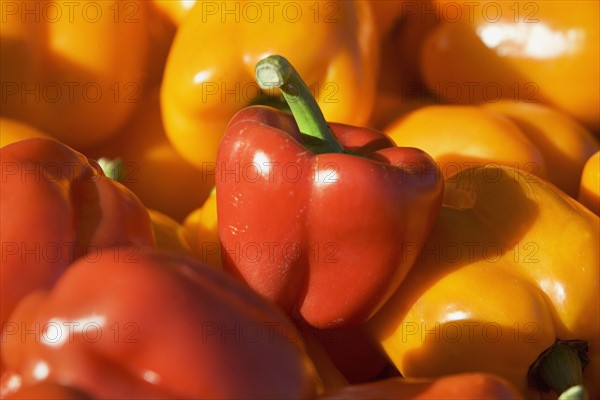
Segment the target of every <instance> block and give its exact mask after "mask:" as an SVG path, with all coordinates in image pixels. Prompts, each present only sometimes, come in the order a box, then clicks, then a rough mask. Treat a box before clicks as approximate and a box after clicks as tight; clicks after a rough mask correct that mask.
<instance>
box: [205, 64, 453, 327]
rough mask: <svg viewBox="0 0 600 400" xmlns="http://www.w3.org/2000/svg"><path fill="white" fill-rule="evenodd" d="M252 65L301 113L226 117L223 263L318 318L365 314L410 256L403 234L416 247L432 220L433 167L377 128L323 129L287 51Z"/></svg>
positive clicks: (353, 320)
mask: <svg viewBox="0 0 600 400" xmlns="http://www.w3.org/2000/svg"><path fill="white" fill-rule="evenodd" d="M256 73H257V80H258V81H259V85H261V87H263V89H269V90H273V88H274V87H278V88H279V89H280V90H281V92H282V94H283V96H284V97H285V98H286V100H287V102H288V105H289V106H290V108H291V110H292V112H293V114H294V116H293V117H292V116H291V115H289V114H287V113H284V112H279V111H277V110H275V109H272V108H268V107H263V106H255V107H248V108H246V109H244V110H242V111H240V112H238V114H236V115H235V116H234V117H233V119H232V120H231V121H230V123H229V125H228V128H227V130H226V132H225V135H224V137H223V140H222V142H221V145H220V147H219V151H218V154H217V165H216V167H217V168H216V169H217V172H216V174H217V176H216V190H217V219H218V221H219V237H220V239H221V246H222V255H223V256H222V257H223V265H224V267H225V268H226V269H227V270H229V271H232V272H233V273H234V274H236V275H237V276H239V277H241V278H242V279H243V280H244V281H246V282H247V283H248V284H249V285H250V286H251V287H252V288H254V289H255V290H256V291H257V292H258V293H260V294H261V295H263V296H264V297H266V298H267V299H269V300H271V301H273V302H275V303H277V304H279V305H280V306H281V307H282V308H283V309H284V310H286V311H287V312H288V313H290V314H291V315H294V314H297V313H299V314H300V316H301V318H303V319H304V320H306V321H307V322H308V323H309V324H311V325H313V326H315V327H339V326H351V325H355V324H358V323H360V322H363V321H365V320H366V319H368V318H369V317H370V316H371V315H373V314H374V313H375V312H376V311H377V309H378V308H379V307H380V306H381V305H382V304H383V303H384V302H385V301H386V300H387V298H388V297H389V296H390V294H391V293H392V292H393V291H394V289H395V288H397V287H398V285H399V284H400V282H401V281H402V279H403V278H404V276H405V275H406V274H407V272H408V270H409V269H410V267H411V266H412V264H413V262H414V259H415V256H416V255H415V254H407V253H406V252H403V251H402V249H403V243H404V244H406V243H407V242H410V244H411V245H414V246H417V247H419V246H420V244H421V243H422V242H423V240H424V239H425V237H426V236H427V234H428V232H429V230H430V229H431V227H432V224H433V222H434V221H435V218H436V216H437V214H438V212H439V209H440V206H441V199H442V192H443V182H442V180H441V179H440V174H439V171H438V169H437V166H436V164H435V163H434V161H433V159H432V158H431V157H429V155H427V154H426V153H424V152H423V151H421V150H418V149H415V148H398V147H395V145H394V143H393V142H392V141H391V140H390V139H389V138H387V137H386V136H385V135H384V134H383V133H381V132H378V131H375V130H371V129H367V128H358V127H352V126H348V125H342V124H337V123H330V124H329V127H328V125H327V123H326V122H325V120H324V118H323V114H322V113H321V112H320V110H319V108H318V106H317V103H316V102H315V101H314V99H313V98H312V96H311V95H310V92H309V91H308V89H307V88H306V85H305V84H304V82H302V80H301V79H300V77H299V76H298V75H297V73H296V71H295V70H294V68H293V67H292V66H291V65H290V64H289V63H288V62H287V60H285V59H284V58H283V57H280V56H270V57H267V58H265V59H263V60H261V61H260V62H259V64H258V65H257V68H256ZM273 82H275V83H273ZM294 118H295V119H296V120H294ZM329 128H331V130H330V129H329Z"/></svg>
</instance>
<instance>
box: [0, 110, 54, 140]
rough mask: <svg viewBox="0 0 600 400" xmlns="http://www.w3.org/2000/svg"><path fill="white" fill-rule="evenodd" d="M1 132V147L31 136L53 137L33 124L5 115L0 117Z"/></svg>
mask: <svg viewBox="0 0 600 400" xmlns="http://www.w3.org/2000/svg"><path fill="white" fill-rule="evenodd" d="M0 132H1V134H0V147H4V146H6V145H7V144H10V143H14V142H18V141H21V140H25V139H30V138H46V139H51V137H50V136H49V135H47V134H45V133H44V132H42V131H40V130H39V129H36V128H34V127H33V126H31V125H28V124H26V123H24V122H21V121H17V120H15V119H11V118H4V117H1V118H0Z"/></svg>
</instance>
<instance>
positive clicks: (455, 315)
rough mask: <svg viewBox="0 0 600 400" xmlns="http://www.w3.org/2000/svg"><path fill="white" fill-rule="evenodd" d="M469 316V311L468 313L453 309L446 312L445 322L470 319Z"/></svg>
mask: <svg viewBox="0 0 600 400" xmlns="http://www.w3.org/2000/svg"><path fill="white" fill-rule="evenodd" d="M469 316H470V315H469V313H466V312H464V311H452V312H449V313H448V314H446V320H445V321H444V322H450V321H462V320H466V319H469Z"/></svg>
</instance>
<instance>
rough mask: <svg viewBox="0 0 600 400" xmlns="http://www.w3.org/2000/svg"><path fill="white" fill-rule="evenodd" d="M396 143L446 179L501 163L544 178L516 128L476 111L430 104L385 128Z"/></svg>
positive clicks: (539, 161) (539, 160) (537, 155)
mask: <svg viewBox="0 0 600 400" xmlns="http://www.w3.org/2000/svg"><path fill="white" fill-rule="evenodd" d="M384 132H385V133H386V134H387V135H389V136H390V137H391V138H392V139H393V140H394V141H395V142H396V143H397V144H399V145H402V146H412V147H417V148H420V149H423V150H424V151H425V152H427V153H428V154H430V155H431V156H432V157H433V158H434V160H435V161H436V162H437V163H438V165H439V168H440V171H441V172H442V174H443V176H444V178H446V179H447V178H449V177H451V176H452V175H454V174H456V173H458V172H460V171H462V170H465V169H467V168H469V167H472V166H477V165H482V164H489V163H495V164H502V165H507V166H512V167H516V168H521V169H524V170H525V171H528V172H531V173H535V174H537V175H539V176H543V177H545V176H546V175H547V174H546V164H545V161H544V158H543V156H542V154H541V152H540V151H539V149H538V148H537V147H536V146H535V144H534V143H533V142H532V141H531V140H529V139H528V138H527V136H526V135H525V134H524V133H523V132H522V131H521V130H520V129H519V127H518V126H517V125H516V124H515V123H514V122H512V121H511V120H509V119H508V118H506V117H503V116H502V115H500V114H498V113H495V112H492V111H488V110H486V109H484V108H482V107H478V106H454V105H450V106H449V105H430V106H425V107H420V108H418V109H416V110H414V111H412V112H409V113H407V114H405V115H402V116H400V117H398V118H397V119H396V120H395V121H394V122H392V123H391V124H390V125H388V126H387V127H386V128H384Z"/></svg>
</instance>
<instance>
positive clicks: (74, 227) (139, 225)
mask: <svg viewBox="0 0 600 400" xmlns="http://www.w3.org/2000/svg"><path fill="white" fill-rule="evenodd" d="M0 158H1V159H2V185H1V189H0V193H1V195H0V196H1V197H2V202H1V204H0V217H1V218H0V233H1V236H2V260H1V262H0V277H1V279H0V320H1V321H0V322H2V323H3V322H4V321H6V320H7V318H8V317H9V315H10V313H11V311H12V310H13V308H14V307H15V306H16V305H17V303H18V301H19V300H20V299H21V298H22V297H23V296H25V295H26V294H28V293H29V292H31V291H34V290H36V289H48V288H50V287H51V286H52V285H53V284H54V282H55V281H56V280H57V279H58V278H59V276H60V275H61V274H62V272H63V271H64V270H65V269H66V268H67V266H68V265H69V264H71V263H72V262H73V261H74V260H75V259H77V258H79V257H84V258H87V259H89V260H90V261H93V260H95V259H97V258H98V257H99V256H100V255H101V254H102V253H105V252H112V251H113V250H110V249H108V248H109V247H115V246H116V247H120V248H122V249H124V250H125V249H126V250H127V251H129V252H130V254H131V255H134V254H135V253H136V252H137V251H139V250H140V248H142V247H146V246H150V247H154V246H155V239H154V233H153V230H152V225H151V223H150V217H149V216H148V212H147V211H146V208H145V207H144V205H143V204H142V202H141V201H140V200H139V199H138V198H137V197H136V196H135V195H134V194H133V193H131V192H130V191H129V190H128V189H126V188H125V187H124V186H123V185H121V184H119V183H118V182H116V181H114V180H112V179H109V178H107V177H106V176H105V175H104V173H103V172H102V169H101V168H100V166H99V165H98V164H97V163H96V162H95V161H91V160H88V159H87V157H85V156H84V155H83V154H81V153H79V152H77V151H75V150H73V149H71V148H70V147H68V146H66V145H64V144H62V143H60V142H58V141H55V140H52V139H41V138H36V139H27V140H23V141H20V142H16V143H12V144H9V145H6V146H4V147H2V148H1V149H0Z"/></svg>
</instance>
